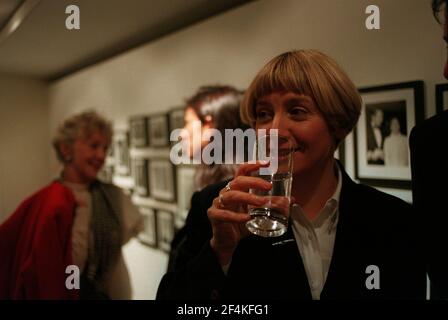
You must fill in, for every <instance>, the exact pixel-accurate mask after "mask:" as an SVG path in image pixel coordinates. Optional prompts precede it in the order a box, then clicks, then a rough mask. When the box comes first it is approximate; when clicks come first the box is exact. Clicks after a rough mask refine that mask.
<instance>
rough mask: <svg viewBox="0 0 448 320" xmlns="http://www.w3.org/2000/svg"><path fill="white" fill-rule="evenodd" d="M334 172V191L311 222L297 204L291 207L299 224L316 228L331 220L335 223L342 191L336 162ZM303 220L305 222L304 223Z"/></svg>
mask: <svg viewBox="0 0 448 320" xmlns="http://www.w3.org/2000/svg"><path fill="white" fill-rule="evenodd" d="M335 170H336V175H337V179H338V182H337V185H336V189H335V190H334V192H333V195H332V196H331V197H330V198H329V199H328V200H327V202H326V203H325V205H324V207H323V208H322V210H321V211H320V212H319V214H318V215H317V217H316V218H315V219H314V220H313V221H310V220H308V218H307V217H306V215H305V213H304V212H303V209H302V208H301V207H300V206H299V205H298V204H296V205H294V206H293V207H292V212H291V213H293V212H296V213H298V215H297V217H298V220H299V221H300V223H301V224H303V223H306V224H311V225H312V226H314V227H318V226H320V225H322V224H323V223H324V222H325V221H326V220H328V219H331V222H332V224H333V225H335V224H336V223H337V218H338V212H339V210H337V209H338V207H339V201H340V197H341V189H342V172H341V168H340V167H339V164H338V163H337V162H336V161H335ZM304 220H306V222H305V221H304Z"/></svg>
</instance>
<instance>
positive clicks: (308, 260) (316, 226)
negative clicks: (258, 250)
mask: <svg viewBox="0 0 448 320" xmlns="http://www.w3.org/2000/svg"><path fill="white" fill-rule="evenodd" d="M336 167H337V175H338V184H337V186H336V190H335V192H334V194H333V195H332V196H331V197H330V199H328V201H327V202H326V204H325V206H324V207H323V208H322V210H321V211H320V212H319V214H318V215H317V217H316V218H315V219H314V220H312V221H311V220H309V219H308V218H307V216H306V215H305V213H304V212H303V210H302V208H301V207H300V206H299V205H293V206H292V208H291V222H292V229H293V232H294V237H295V239H296V242H297V246H298V247H299V251H300V254H301V256H302V261H303V264H304V267H305V271H306V275H307V277H308V283H309V285H310V289H311V295H312V297H313V300H319V299H320V294H321V292H322V289H323V288H324V284H325V281H326V279H327V274H328V270H329V268H330V263H331V258H332V256H333V247H334V240H335V238H336V227H337V224H338V218H339V198H340V195H341V188H342V174H341V169H340V168H339V166H338V165H337V164H336Z"/></svg>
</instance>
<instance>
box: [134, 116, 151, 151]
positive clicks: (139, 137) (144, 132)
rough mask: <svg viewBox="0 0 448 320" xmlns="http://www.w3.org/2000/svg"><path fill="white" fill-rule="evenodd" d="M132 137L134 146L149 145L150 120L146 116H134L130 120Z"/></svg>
mask: <svg viewBox="0 0 448 320" xmlns="http://www.w3.org/2000/svg"><path fill="white" fill-rule="evenodd" d="M130 135H131V137H130V139H131V146H132V147H136V148H139V147H146V146H147V145H148V122H147V118H146V117H144V116H136V117H132V118H131V120H130Z"/></svg>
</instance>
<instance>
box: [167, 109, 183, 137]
mask: <svg viewBox="0 0 448 320" xmlns="http://www.w3.org/2000/svg"><path fill="white" fill-rule="evenodd" d="M184 114H185V108H183V107H180V108H174V109H171V110H170V112H169V114H168V115H169V128H170V134H171V132H173V130H175V129H181V128H183V127H184V125H185V119H184Z"/></svg>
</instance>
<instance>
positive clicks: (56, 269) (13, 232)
mask: <svg viewBox="0 0 448 320" xmlns="http://www.w3.org/2000/svg"><path fill="white" fill-rule="evenodd" d="M75 207H76V202H75V198H74V196H73V194H72V192H71V191H70V190H69V189H67V188H66V187H64V186H63V185H62V184H60V183H59V182H53V183H51V184H50V185H48V186H46V187H45V188H43V189H41V190H39V191H38V192H37V193H35V194H34V195H32V196H31V197H29V198H28V199H26V200H25V201H24V202H23V203H22V204H21V205H20V206H19V207H18V208H17V210H16V211H15V212H14V213H13V214H12V215H11V217H9V218H8V220H6V222H4V223H3V224H2V225H1V226H0V300H1V299H64V300H65V299H77V298H78V297H79V290H68V289H67V288H66V287H65V281H66V278H67V277H68V276H69V275H68V274H66V273H65V269H66V267H67V266H68V265H71V264H72V250H71V229H72V224H73V218H74V213H75Z"/></svg>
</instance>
